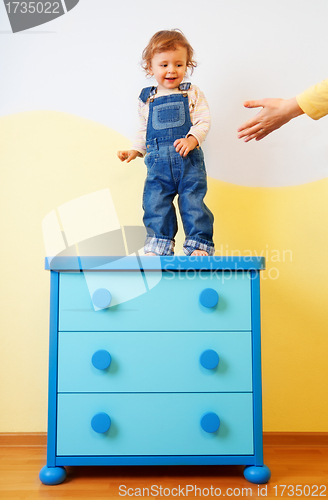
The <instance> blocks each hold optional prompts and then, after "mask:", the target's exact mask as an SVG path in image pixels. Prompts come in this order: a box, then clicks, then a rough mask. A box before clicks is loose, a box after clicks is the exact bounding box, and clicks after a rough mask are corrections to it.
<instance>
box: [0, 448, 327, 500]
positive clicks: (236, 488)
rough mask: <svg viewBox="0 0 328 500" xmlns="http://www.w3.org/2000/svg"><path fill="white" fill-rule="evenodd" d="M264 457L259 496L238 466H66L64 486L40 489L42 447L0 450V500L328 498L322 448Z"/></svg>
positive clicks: (270, 452) (267, 451) (271, 452)
mask: <svg viewBox="0 0 328 500" xmlns="http://www.w3.org/2000/svg"><path fill="white" fill-rule="evenodd" d="M264 457H265V460H264V462H265V464H266V465H268V467H270V469H271V472H272V477H271V480H270V482H269V483H268V485H267V487H266V486H265V485H261V486H260V492H261V493H262V495H259V494H258V486H257V485H251V484H250V483H248V482H247V481H246V480H245V479H244V478H243V475H242V470H243V467H239V466H229V467H227V466H221V467H216V466H215V467H214V466H211V467H206V466H202V467H198V466H197V467H196V466H192V467H68V468H67V471H68V477H67V479H66V481H65V482H64V483H62V484H61V485H58V486H45V485H43V484H41V483H40V481H39V478H38V474H39V470H40V469H41V467H42V466H43V465H44V464H45V460H46V448H45V447H44V446H34V447H27V446H25V447H19V446H16V447H12V446H11V447H8V446H2V447H0V498H1V500H32V499H36V498H47V499H65V500H71V499H75V500H76V499H90V500H93V499H95V500H108V499H121V498H218V497H219V493H220V491H221V497H223V496H225V497H230V498H246V497H247V498H249V497H252V498H263V497H266V498H278V497H279V498H297V497H298V498H312V497H320V498H327V497H328V446H321V445H320V444H319V445H316V446H309V445H308V446H295V445H279V446H276V445H266V446H265V448H264ZM188 485H189V489H188V491H187V489H186V488H187V486H188ZM283 485H286V488H285V489H284V490H283ZM297 485H300V486H299V487H298V489H297V490H296V486H297ZM306 485H307V487H306ZM151 487H153V490H151ZM211 487H212V490H211ZM129 488H130V489H129ZM146 488H148V491H149V493H147V489H146ZM161 488H162V489H161ZM179 488H180V492H179ZM191 488H194V490H192V489H191ZM195 488H198V490H196V492H195ZM218 488H220V490H219V489H218ZM143 489H144V490H143ZM120 493H121V494H120ZM195 493H196V494H195Z"/></svg>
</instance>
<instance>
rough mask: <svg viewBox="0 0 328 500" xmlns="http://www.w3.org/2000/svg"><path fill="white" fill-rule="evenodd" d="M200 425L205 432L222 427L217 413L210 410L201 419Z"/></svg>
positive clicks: (214, 430)
mask: <svg viewBox="0 0 328 500" xmlns="http://www.w3.org/2000/svg"><path fill="white" fill-rule="evenodd" d="M200 426H201V428H202V429H203V430H204V431H205V432H216V431H217V430H218V428H219V427H220V419H219V417H218V416H217V414H216V413H213V412H212V411H208V412H207V413H204V415H203V416H202V418H201V419H200Z"/></svg>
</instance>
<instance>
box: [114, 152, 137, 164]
mask: <svg viewBox="0 0 328 500" xmlns="http://www.w3.org/2000/svg"><path fill="white" fill-rule="evenodd" d="M117 156H118V157H119V159H120V160H121V161H126V163H129V162H130V161H131V160H134V159H135V158H137V156H142V155H141V154H140V153H139V151H136V150H135V149H129V150H128V151H118V152H117Z"/></svg>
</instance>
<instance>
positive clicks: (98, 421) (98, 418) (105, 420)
mask: <svg viewBox="0 0 328 500" xmlns="http://www.w3.org/2000/svg"><path fill="white" fill-rule="evenodd" d="M110 424H111V421H110V418H109V416H108V415H107V413H97V415H95V416H94V417H92V420H91V427H92V429H93V430H94V431H95V432H98V433H99V434H104V433H105V432H107V431H108V429H109V428H110Z"/></svg>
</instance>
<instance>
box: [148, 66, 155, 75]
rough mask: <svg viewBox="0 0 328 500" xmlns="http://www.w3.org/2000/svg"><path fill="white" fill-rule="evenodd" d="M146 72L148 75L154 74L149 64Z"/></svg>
mask: <svg viewBox="0 0 328 500" xmlns="http://www.w3.org/2000/svg"><path fill="white" fill-rule="evenodd" d="M147 73H148V75H150V76H154V72H153V70H152V69H151V66H149V68H147Z"/></svg>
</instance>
